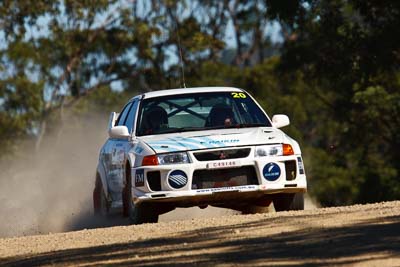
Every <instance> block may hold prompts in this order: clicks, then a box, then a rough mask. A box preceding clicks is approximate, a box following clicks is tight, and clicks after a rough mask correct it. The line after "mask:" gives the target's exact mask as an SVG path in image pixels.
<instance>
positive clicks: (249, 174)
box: [192, 166, 258, 189]
mask: <svg viewBox="0 0 400 267" xmlns="http://www.w3.org/2000/svg"><path fill="white" fill-rule="evenodd" d="M254 184H258V179H257V174H256V171H255V170H254V167H253V166H244V167H240V168H233V169H218V170H197V171H194V173H193V182H192V189H206V188H218V187H227V186H240V185H254Z"/></svg>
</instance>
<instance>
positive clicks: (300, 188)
mask: <svg viewBox="0 0 400 267" xmlns="http://www.w3.org/2000/svg"><path fill="white" fill-rule="evenodd" d="M201 92H245V91H243V90H241V89H238V88H231V87H200V88H183V89H171V90H162V91H154V92H148V93H144V94H142V95H139V96H136V97H134V98H132V99H137V100H139V101H141V100H142V99H145V98H153V97H159V96H166V95H178V94H179V95H181V94H186V93H201ZM249 97H250V98H251V99H252V100H253V101H254V102H255V103H256V104H257V105H258V106H259V107H260V108H261V106H260V105H259V104H258V103H257V102H256V101H255V100H254V98H252V97H251V95H249ZM132 99H131V100H130V101H132ZM261 110H263V109H262V108H261ZM264 114H265V116H266V117H267V118H268V115H267V114H266V113H265V111H264ZM116 119H117V114H116V113H112V114H111V116H110V123H109V124H110V125H112V126H114V124H115V121H116ZM138 119H139V118H138V116H137V114H136V117H135V123H136V122H137V120H138ZM268 120H269V118H268ZM289 122H290V121H289V118H288V117H287V116H286V115H282V114H278V115H275V116H274V117H273V118H272V127H250V128H228V129H214V130H205V131H192V132H182V133H170V134H157V135H147V136H139V137H136V136H134V133H133V134H130V133H129V132H128V129H127V127H126V126H114V127H111V128H110V129H109V136H110V139H109V140H108V141H107V143H106V144H105V145H104V146H103V148H102V149H101V152H100V159H99V166H101V168H98V172H99V173H100V174H101V176H102V181H103V182H104V179H103V176H105V179H106V183H107V184H108V186H107V188H108V190H109V192H108V193H109V194H108V195H109V196H110V197H109V199H111V200H112V202H113V203H112V205H113V206H115V205H118V203H122V202H121V195H122V194H121V192H122V189H123V186H124V185H125V184H126V181H125V179H126V177H125V168H126V166H127V165H128V166H130V167H131V173H132V193H133V196H134V198H133V201H134V202H135V203H138V202H141V201H158V200H162V201H169V202H173V203H175V201H182V199H183V201H184V200H185V199H187V197H189V198H190V197H198V196H203V197H207V196H212V195H213V194H214V193H215V192H236V191H237V192H254V194H259V193H260V192H262V193H264V194H271V193H277V192H290V193H294V192H304V191H306V189H307V181H306V175H305V174H304V173H299V168H297V173H296V179H295V180H293V181H290V184H296V187H286V185H287V184H289V182H288V181H286V178H285V177H286V174H285V163H284V162H285V161H289V160H293V161H296V164H300V161H299V159H300V160H301V150H300V147H299V144H298V143H297V142H296V141H295V140H293V139H292V138H290V137H289V136H287V135H286V134H285V133H284V132H283V131H281V130H280V129H278V128H280V127H284V126H286V125H288V124H289ZM134 128H136V127H135V125H134ZM265 144H290V145H291V146H292V147H293V150H294V155H291V156H265V157H256V156H255V154H256V153H255V148H256V146H257V145H265ZM238 147H241V148H250V149H251V152H250V154H249V156H248V157H246V158H240V159H238V160H237V162H240V166H254V168H255V171H256V174H257V179H258V183H259V184H258V185H248V186H239V187H229V188H228V187H224V188H214V189H201V190H196V189H192V188H191V184H192V175H193V172H194V171H195V170H198V169H207V168H208V167H209V166H210V165H209V164H210V163H213V165H212V166H213V167H214V166H216V167H218V166H217V165H218V164H217V165H216V164H214V163H218V162H219V161H197V160H196V158H195V157H194V154H193V153H195V152H196V151H198V150H203V151H207V150H209V151H223V150H225V149H232V148H238ZM183 151H186V152H187V153H188V157H189V158H190V161H191V163H188V164H169V165H157V166H141V163H142V160H143V158H144V157H145V156H149V155H154V154H156V153H174V152H183ZM223 161H224V160H221V161H220V162H223ZM301 162H302V161H301ZM268 163H275V164H277V165H278V166H279V168H280V170H281V175H280V176H279V178H278V179H277V180H276V181H273V182H271V181H268V180H266V179H265V178H264V176H263V168H264V166H266V164H268ZM301 164H302V163H301ZM221 166H222V167H221V168H224V164H221ZM173 170H181V171H183V172H185V173H186V174H187V176H188V183H187V185H186V186H184V187H183V188H181V189H173V188H172V187H171V186H170V185H169V184H168V181H167V178H168V175H169V173H171V172H172V171H173ZM136 171H140V172H143V174H144V177H147V176H146V175H147V173H148V172H149V171H160V174H161V191H157V192H153V191H151V189H150V187H149V184H148V182H147V178H146V179H145V183H144V185H143V186H135V173H136ZM104 188H106V187H104ZM160 194H162V195H164V196H163V197H157V198H154V197H153V196H154V195H160Z"/></svg>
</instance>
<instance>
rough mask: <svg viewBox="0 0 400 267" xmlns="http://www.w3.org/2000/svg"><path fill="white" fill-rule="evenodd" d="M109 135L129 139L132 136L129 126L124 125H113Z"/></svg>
mask: <svg viewBox="0 0 400 267" xmlns="http://www.w3.org/2000/svg"><path fill="white" fill-rule="evenodd" d="M108 135H109V136H110V138H115V139H128V138H129V137H130V136H131V135H130V134H129V131H128V128H127V127H126V126H124V125H121V126H115V127H112V128H111V129H109V130H108Z"/></svg>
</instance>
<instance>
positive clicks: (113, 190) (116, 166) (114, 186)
mask: <svg viewBox="0 0 400 267" xmlns="http://www.w3.org/2000/svg"><path fill="white" fill-rule="evenodd" d="M132 104H133V103H132V101H130V102H129V103H128V104H126V105H125V107H124V108H123V109H122V111H121V113H120V115H119V116H118V119H117V120H116V122H115V126H118V125H123V123H124V122H125V120H126V118H127V117H128V113H129V111H130V109H131V108H132ZM127 143H128V140H121V139H116V138H111V137H109V138H108V140H107V143H106V144H105V147H104V166H105V171H106V175H107V185H108V193H109V194H111V199H112V200H113V201H115V200H119V199H120V198H121V196H120V194H119V195H118V192H120V191H121V181H122V179H121V176H122V175H123V173H121V164H122V163H121V162H123V161H124V158H125V155H124V153H125V151H124V147H125V146H126V144H127Z"/></svg>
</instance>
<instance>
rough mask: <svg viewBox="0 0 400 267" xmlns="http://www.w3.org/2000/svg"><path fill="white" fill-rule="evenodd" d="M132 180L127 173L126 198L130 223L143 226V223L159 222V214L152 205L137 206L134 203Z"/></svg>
mask: <svg viewBox="0 0 400 267" xmlns="http://www.w3.org/2000/svg"><path fill="white" fill-rule="evenodd" d="M128 174H129V175H128ZM131 183H132V179H131V175H130V173H127V177H126V197H127V203H126V204H127V207H128V216H129V222H130V223H131V224H142V223H156V222H158V213H157V212H156V209H155V208H154V207H152V205H146V204H141V205H135V204H134V203H133V201H132V187H131Z"/></svg>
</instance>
